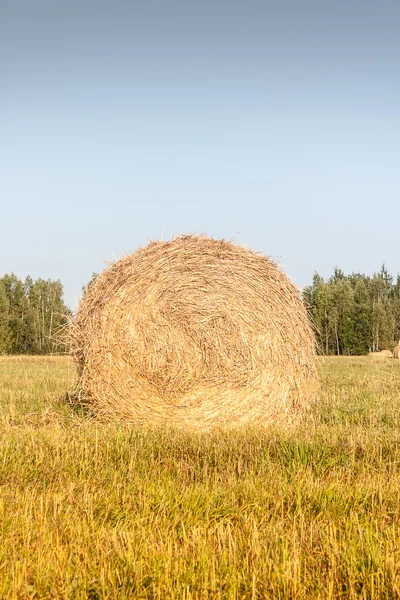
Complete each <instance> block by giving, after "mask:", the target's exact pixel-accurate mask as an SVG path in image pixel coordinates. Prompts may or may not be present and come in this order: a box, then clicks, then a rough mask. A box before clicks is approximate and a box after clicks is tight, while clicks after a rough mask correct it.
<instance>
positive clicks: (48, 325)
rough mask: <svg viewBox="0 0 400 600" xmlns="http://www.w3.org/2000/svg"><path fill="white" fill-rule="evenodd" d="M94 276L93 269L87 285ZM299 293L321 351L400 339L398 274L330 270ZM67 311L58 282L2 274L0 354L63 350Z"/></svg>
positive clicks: (382, 345)
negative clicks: (332, 272) (23, 278)
mask: <svg viewBox="0 0 400 600" xmlns="http://www.w3.org/2000/svg"><path fill="white" fill-rule="evenodd" d="M95 278H96V274H93V276H92V279H91V282H89V284H88V285H90V284H91V283H92V282H93V281H94V280H95ZM85 290H86V287H84V288H83V292H85ZM303 298H304V301H305V303H306V305H307V308H308V311H309V314H310V318H311V320H312V322H313V325H314V329H315V333H316V338H317V347H318V350H319V352H320V353H322V354H347V355H357V354H367V353H368V352H371V351H372V352H374V351H378V350H384V349H386V348H388V349H391V350H392V349H393V348H394V346H396V345H397V342H398V340H399V339H400V275H398V276H397V279H396V280H394V278H393V276H392V275H390V273H388V271H387V269H386V267H385V266H384V265H383V266H382V268H381V270H380V271H379V273H375V274H374V275H372V276H367V275H362V274H360V273H352V274H351V275H345V274H344V273H343V271H342V270H341V269H335V271H334V274H333V275H332V276H331V277H330V278H328V279H326V280H325V279H324V278H323V277H321V276H320V275H318V273H315V275H314V277H313V282H312V285H310V286H308V287H306V288H305V289H304V290H303ZM70 314H71V311H70V310H69V308H68V307H67V306H66V305H65V302H64V290H63V285H62V283H61V281H59V280H57V281H52V280H51V279H47V280H45V279H40V278H39V279H36V280H35V281H34V280H33V279H32V278H31V277H29V276H28V277H26V279H25V280H21V279H19V278H18V277H17V276H16V275H14V274H13V273H12V274H11V275H4V276H3V277H2V278H0V354H51V353H54V352H60V351H64V350H65V347H64V346H63V336H62V331H63V327H64V325H65V324H66V323H67V319H68V317H69V316H70Z"/></svg>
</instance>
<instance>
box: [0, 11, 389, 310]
mask: <svg viewBox="0 0 400 600" xmlns="http://www.w3.org/2000/svg"><path fill="white" fill-rule="evenodd" d="M399 30H400V3H399V2H398V1H396V2H394V1H393V2H388V1H385V0H382V1H381V2H376V1H374V2H371V1H369V0H366V1H364V2H361V1H360V2H359V1H356V0H350V1H349V0H347V1H342V0H336V1H335V2H327V1H323V0H319V1H316V0H314V1H310V0H303V1H302V2H298V1H288V0H281V1H276V2H268V1H267V0H264V1H262V2H261V1H260V2H258V1H255V0H248V1H247V2H236V1H235V0H232V1H230V2H227V1H225V0H222V1H220V2H218V1H216V2H211V1H210V0H204V1H202V2H191V1H186V2H182V1H179V2H178V1H174V2H172V1H170V0H163V1H162V2H155V1H151V0H146V2H136V1H135V0H131V1H129V2H128V1H122V0H114V1H113V2H111V1H109V2H104V1H102V0H97V1H92V0H79V1H77V0H68V1H67V0H58V1H57V2H54V0H46V1H45V0H35V1H34V2H32V0H29V1H28V0H1V2H0V75H1V89H2V93H1V97H0V108H1V111H0V131H1V141H0V202H1V209H2V210H1V220H0V274H3V273H5V272H11V271H14V272H15V273H16V274H17V275H19V276H21V277H25V276H26V275H27V274H30V275H31V276H33V277H39V276H40V277H44V278H47V277H51V278H54V279H61V280H62V282H63V283H64V286H65V293H66V299H67V302H68V303H69V304H70V305H71V306H73V307H74V306H75V304H76V300H77V299H78V297H79V295H80V292H81V286H82V284H83V283H84V282H86V281H87V280H88V279H90V276H91V274H92V272H93V271H99V270H101V269H102V268H103V267H104V261H107V260H113V258H115V257H119V256H122V255H123V254H125V253H126V252H129V251H133V250H134V249H135V248H137V247H138V246H140V245H143V244H145V243H146V242H147V241H148V239H150V238H152V239H154V238H160V237H163V238H164V239H167V238H169V237H171V235H172V234H180V233H189V232H207V233H209V234H210V235H213V236H216V237H225V238H231V237H232V236H234V235H235V234H236V235H237V237H236V239H237V241H238V242H239V243H246V244H248V245H249V246H250V247H253V248H255V249H257V250H261V251H263V252H265V253H266V254H268V255H270V256H272V257H274V258H275V259H276V260H278V261H279V262H280V263H282V264H283V265H285V269H286V272H287V273H288V274H289V275H290V276H291V277H292V278H293V279H294V281H295V282H296V283H297V284H298V285H300V286H304V285H307V284H308V283H310V282H311V278H312V275H313V273H314V271H316V270H317V271H318V272H320V273H321V274H322V275H324V276H329V275H330V274H331V273H332V271H333V268H334V267H335V266H336V265H338V266H340V267H341V268H342V269H343V270H345V271H346V272H350V271H361V272H366V273H372V272H374V271H376V270H378V269H379V268H380V265H381V264H382V262H384V261H385V262H386V264H387V267H388V268H389V270H390V271H392V272H393V273H397V272H398V271H400V265H399V260H398V258H397V255H396V253H397V249H398V243H397V240H398V237H399V226H398V224H399V221H400V208H399V188H400V168H399V167H400V109H399V107H400V69H399V66H398V64H399V57H400V36H399V35H398V32H399Z"/></svg>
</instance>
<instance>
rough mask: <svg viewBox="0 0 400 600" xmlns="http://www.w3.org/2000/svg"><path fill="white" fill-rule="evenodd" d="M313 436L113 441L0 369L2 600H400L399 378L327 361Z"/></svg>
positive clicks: (43, 383) (51, 390) (9, 366)
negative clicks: (35, 599)
mask: <svg viewBox="0 0 400 600" xmlns="http://www.w3.org/2000/svg"><path fill="white" fill-rule="evenodd" d="M320 371H321V379H322V389H321V393H320V396H319V398H318V401H317V403H316V405H315V407H314V408H313V411H312V413H311V414H310V415H309V416H308V418H307V420H306V422H305V423H304V425H303V426H302V427H301V429H300V430H297V431H292V432H286V433H285V432H279V431H272V430H270V431H268V432H265V431H261V430H257V429H248V430H241V431H236V432H229V433H214V434H198V433H197V434H194V433H187V432H185V431H177V430H174V429H164V430H160V429H158V430H152V429H149V428H147V429H134V428H129V427H122V426H120V425H116V424H114V425H112V424H110V425H104V424H103V425H101V424H98V423H96V422H95V421H93V420H89V419H88V417H87V416H85V415H84V414H79V413H77V412H76V411H74V410H73V409H72V408H70V407H69V406H68V404H66V403H65V400H64V398H65V393H66V391H67V390H68V389H71V388H72V385H73V381H74V378H75V372H74V368H73V365H72V364H71V362H70V361H69V360H68V359H67V358H42V359H18V358H0V598H1V599H4V600H7V599H11V598H12V599H14V598H18V599H25V598H27V599H28V598H29V599H34V598H41V599H44V598H48V599H59V598H60V599H61V598H68V599H69V598H71V599H72V598H73V599H78V600H79V599H92V600H94V599H103V598H107V599H117V598H118V599H124V598H125V599H128V598H143V599H145V598H159V599H177V598H179V599H181V598H182V599H186V600H189V599H213V598H227V599H238V600H239V599H242V600H245V599H249V600H250V599H251V600H253V599H258V598H259V599H261V598H271V599H291V598H293V599H295V598H296V599H306V598H307V599H309V598H321V599H322V598H324V599H325V598H365V599H374V598H376V599H378V598H379V599H380V598H388V599H389V598H399V597H400V510H399V503H400V411H399V409H400V395H399V389H400V363H399V362H398V361H395V360H390V359H387V360H385V361H379V362H378V363H375V362H373V361H371V360H368V359H367V358H352V359H349V358H341V359H340V358H339V359H325V360H324V361H323V362H322V363H321V365H320Z"/></svg>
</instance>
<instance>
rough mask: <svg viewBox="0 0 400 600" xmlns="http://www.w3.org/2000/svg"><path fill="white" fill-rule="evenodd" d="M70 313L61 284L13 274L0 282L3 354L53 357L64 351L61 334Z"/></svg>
mask: <svg viewBox="0 0 400 600" xmlns="http://www.w3.org/2000/svg"><path fill="white" fill-rule="evenodd" d="M68 314H69V309H68V308H67V307H66V306H65V304H64V300H63V286H62V284H61V282H60V281H52V280H50V279H48V280H44V279H37V280H36V281H33V279H32V278H31V277H27V278H26V279H25V281H21V280H20V279H19V278H18V277H17V276H16V275H14V273H12V274H11V275H4V276H3V277H2V278H0V354H7V353H9V354H51V353H53V352H57V351H59V350H61V348H62V342H61V337H60V335H59V332H60V330H61V328H62V326H63V325H65V323H66V319H67V316H68Z"/></svg>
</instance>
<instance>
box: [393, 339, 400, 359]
mask: <svg viewBox="0 0 400 600" xmlns="http://www.w3.org/2000/svg"><path fill="white" fill-rule="evenodd" d="M393 358H400V341H399V345H398V346H396V348H395V349H394V350H393Z"/></svg>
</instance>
